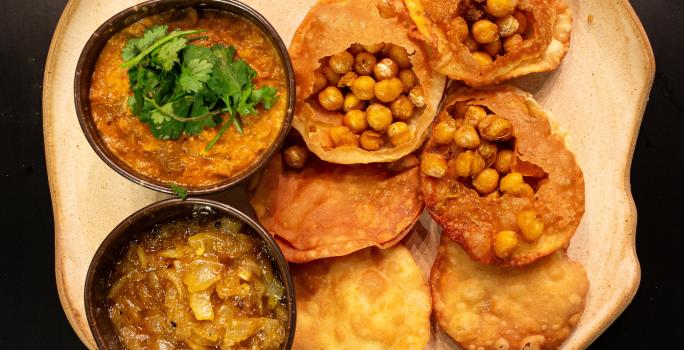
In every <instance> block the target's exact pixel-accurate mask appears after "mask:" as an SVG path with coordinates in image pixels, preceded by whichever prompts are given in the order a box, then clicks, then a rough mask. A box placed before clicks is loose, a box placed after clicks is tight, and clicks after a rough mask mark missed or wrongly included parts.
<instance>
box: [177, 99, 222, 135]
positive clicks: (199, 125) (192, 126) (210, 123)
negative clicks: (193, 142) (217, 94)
mask: <svg viewBox="0 0 684 350" xmlns="http://www.w3.org/2000/svg"><path fill="white" fill-rule="evenodd" d="M209 112H210V110H209V108H208V107H207V106H206V105H205V104H204V100H203V98H202V97H201V96H198V97H197V98H195V101H194V102H193V104H192V109H191V110H190V116H191V117H197V116H201V115H207V114H209ZM215 126H216V122H215V120H214V118H213V116H212V117H208V118H204V119H200V120H197V121H192V122H188V123H187V124H186V125H185V130H184V132H185V133H186V134H189V135H197V134H199V133H200V132H202V130H204V128H205V127H208V128H213V127H215Z"/></svg>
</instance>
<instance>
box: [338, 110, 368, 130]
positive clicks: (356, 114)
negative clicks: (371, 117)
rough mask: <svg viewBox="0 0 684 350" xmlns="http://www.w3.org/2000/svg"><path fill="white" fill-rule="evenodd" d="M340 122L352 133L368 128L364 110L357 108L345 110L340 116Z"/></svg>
mask: <svg viewBox="0 0 684 350" xmlns="http://www.w3.org/2000/svg"><path fill="white" fill-rule="evenodd" d="M342 124H344V125H345V126H346V127H348V128H349V130H351V131H352V132H353V133H356V134H358V133H360V132H362V131H364V130H366V129H368V121H367V120H366V112H364V111H360V110H358V109H352V110H351V111H349V112H347V113H346V114H345V115H344V118H342Z"/></svg>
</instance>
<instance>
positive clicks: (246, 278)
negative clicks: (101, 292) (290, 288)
mask: <svg viewBox="0 0 684 350" xmlns="http://www.w3.org/2000/svg"><path fill="white" fill-rule="evenodd" d="M108 283H109V286H108V288H107V290H108V294H107V299H108V302H107V305H108V308H109V310H108V311H109V316H110V318H111V320H112V323H113V325H114V329H115V330H116V334H118V336H119V339H120V340H121V343H122V344H123V345H124V346H125V348H126V349H129V350H134V349H150V348H154V349H280V348H281V346H282V344H284V343H285V341H286V339H287V324H288V317H289V316H288V312H287V305H286V302H285V298H284V293H285V291H284V287H283V283H282V282H281V280H280V277H279V276H278V274H277V272H276V271H274V268H273V266H272V262H271V261H270V260H269V253H268V252H267V251H266V248H265V246H264V243H263V241H261V240H260V239H259V238H258V236H256V235H254V234H252V233H251V232H250V231H249V230H248V229H247V228H246V227H244V226H243V225H242V223H241V222H240V221H238V220H236V219H233V218H229V217H219V216H213V215H210V214H203V213H200V214H198V215H193V216H191V217H188V218H181V219H174V220H173V221H170V222H167V223H163V224H159V225H157V226H155V227H153V228H152V229H151V230H150V231H147V232H143V233H141V235H140V236H139V238H138V239H136V240H135V241H133V242H131V243H130V244H129V245H128V247H127V248H126V250H125V252H124V253H123V256H122V258H121V259H120V260H119V261H118V262H117V263H116V265H115V268H114V271H113V273H112V275H111V277H110V281H109V282H108Z"/></svg>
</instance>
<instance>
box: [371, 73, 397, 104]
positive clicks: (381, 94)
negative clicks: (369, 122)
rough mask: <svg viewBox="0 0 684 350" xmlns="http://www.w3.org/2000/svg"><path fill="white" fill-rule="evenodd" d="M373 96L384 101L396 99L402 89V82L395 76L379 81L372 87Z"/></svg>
mask: <svg viewBox="0 0 684 350" xmlns="http://www.w3.org/2000/svg"><path fill="white" fill-rule="evenodd" d="M373 91H374V92H375V97H376V98H377V99H378V100H380V101H382V102H385V103H389V102H392V101H394V100H396V99H397V98H398V97H399V95H401V92H402V91H404V84H402V83H401V80H399V79H397V78H392V79H388V80H383V81H379V82H378V83H377V84H375V87H374V89H373Z"/></svg>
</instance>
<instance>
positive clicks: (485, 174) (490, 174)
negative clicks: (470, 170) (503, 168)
mask: <svg viewBox="0 0 684 350" xmlns="http://www.w3.org/2000/svg"><path fill="white" fill-rule="evenodd" d="M473 187H475V189H476V190H477V192H480V193H481V194H489V193H492V192H494V190H496V188H497V187H499V173H497V172H496V170H494V169H492V168H488V169H485V170H482V172H480V173H479V174H477V176H475V178H474V179H473Z"/></svg>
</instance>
